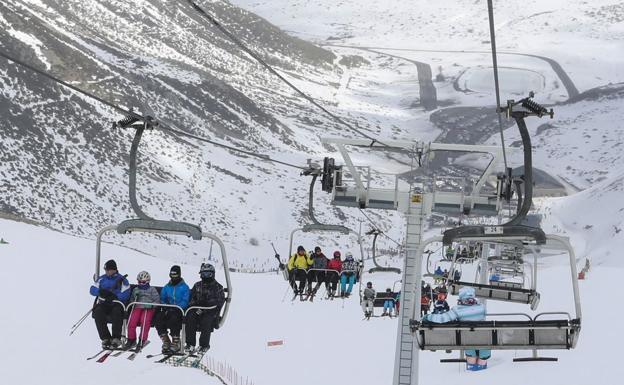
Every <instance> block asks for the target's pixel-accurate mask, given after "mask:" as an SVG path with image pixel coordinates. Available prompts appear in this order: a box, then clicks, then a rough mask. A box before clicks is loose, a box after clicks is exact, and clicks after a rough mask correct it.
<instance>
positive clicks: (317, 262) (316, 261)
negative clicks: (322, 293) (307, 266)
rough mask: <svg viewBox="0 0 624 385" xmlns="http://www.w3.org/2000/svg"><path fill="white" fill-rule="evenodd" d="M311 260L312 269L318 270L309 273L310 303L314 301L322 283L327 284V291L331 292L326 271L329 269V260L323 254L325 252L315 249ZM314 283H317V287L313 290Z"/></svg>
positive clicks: (318, 248) (317, 247)
mask: <svg viewBox="0 0 624 385" xmlns="http://www.w3.org/2000/svg"><path fill="white" fill-rule="evenodd" d="M311 258H312V261H313V264H312V269H318V270H311V271H308V293H309V295H310V301H312V299H313V298H314V295H316V292H317V291H318V289H319V287H321V284H322V283H325V290H327V291H329V284H328V282H327V272H326V271H325V270H326V269H327V264H328V262H329V259H327V257H326V256H325V254H323V251H322V250H321V248H320V247H319V246H316V247H315V248H314V254H312V256H311ZM314 281H316V286H315V287H314V288H312V283H313V282H314Z"/></svg>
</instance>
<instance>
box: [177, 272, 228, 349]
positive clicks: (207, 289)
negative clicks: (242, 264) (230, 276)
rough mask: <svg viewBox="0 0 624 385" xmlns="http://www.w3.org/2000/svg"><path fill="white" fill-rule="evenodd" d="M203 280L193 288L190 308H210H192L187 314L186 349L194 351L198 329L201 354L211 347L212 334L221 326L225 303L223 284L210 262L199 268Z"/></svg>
mask: <svg viewBox="0 0 624 385" xmlns="http://www.w3.org/2000/svg"><path fill="white" fill-rule="evenodd" d="M199 275H200V277H201V281H199V282H197V283H195V285H193V289H191V301H190V303H189V309H191V308H192V307H194V306H198V307H204V308H208V309H191V310H189V311H188V313H187V314H186V349H185V350H186V351H187V352H188V353H191V354H192V353H194V351H195V340H196V335H195V333H197V332H198V331H200V332H201V335H200V337H199V350H198V354H199V355H200V356H201V355H203V354H205V353H206V352H207V351H208V349H210V334H211V333H212V332H213V330H214V329H215V328H218V327H219V322H220V316H219V314H220V311H221V307H222V306H223V304H224V303H225V292H224V290H223V286H221V284H220V283H219V282H217V281H216V279H215V268H214V266H212V265H211V264H209V263H202V265H201V268H200V270H199Z"/></svg>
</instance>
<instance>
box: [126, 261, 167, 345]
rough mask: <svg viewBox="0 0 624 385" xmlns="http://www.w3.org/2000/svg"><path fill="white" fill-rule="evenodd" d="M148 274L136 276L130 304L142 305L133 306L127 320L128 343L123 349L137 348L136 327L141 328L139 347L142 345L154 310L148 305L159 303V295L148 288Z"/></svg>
mask: <svg viewBox="0 0 624 385" xmlns="http://www.w3.org/2000/svg"><path fill="white" fill-rule="evenodd" d="M150 280H151V277H150V274H149V273H148V272H147V271H142V272H140V273H139V274H138V275H137V286H136V287H135V288H134V290H133V291H132V295H131V296H130V302H131V303H132V302H141V303H142V304H137V305H134V307H133V309H132V313H130V319H129V320H128V341H126V344H125V345H124V349H126V350H128V349H132V348H134V347H136V346H137V331H136V329H137V327H138V326H141V335H140V341H139V344H140V345H144V344H145V341H147V337H148V336H149V330H150V328H151V327H152V318H153V317H154V313H155V312H156V309H155V308H154V307H152V306H150V305H147V304H149V303H160V295H159V294H158V291H157V290H156V288H154V287H152V286H150Z"/></svg>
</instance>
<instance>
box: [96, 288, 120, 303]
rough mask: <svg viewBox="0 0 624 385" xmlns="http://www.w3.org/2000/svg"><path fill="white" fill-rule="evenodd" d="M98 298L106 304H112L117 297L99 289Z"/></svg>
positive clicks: (106, 290)
mask: <svg viewBox="0 0 624 385" xmlns="http://www.w3.org/2000/svg"><path fill="white" fill-rule="evenodd" d="M99 296H100V297H101V298H104V299H105V300H106V301H107V302H112V301H113V300H116V299H117V296H116V295H115V294H114V293H113V292H112V291H110V290H108V289H100V294H99Z"/></svg>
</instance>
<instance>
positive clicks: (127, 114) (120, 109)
mask: <svg viewBox="0 0 624 385" xmlns="http://www.w3.org/2000/svg"><path fill="white" fill-rule="evenodd" d="M0 56H1V57H4V58H5V59H7V60H9V61H12V62H14V63H16V64H19V65H20V66H22V67H24V68H27V69H29V70H30V71H33V72H35V73H37V74H39V75H41V76H43V77H45V78H48V79H50V80H52V81H54V82H56V83H58V84H61V85H62V86H64V87H66V88H69V89H71V90H73V91H76V92H78V93H79V94H82V95H84V96H87V97H89V98H91V99H93V100H96V101H98V102H100V103H102V104H104V105H106V106H108V107H111V108H112V109H114V110H116V111H118V112H120V113H122V114H124V115H125V117H126V118H128V117H130V118H134V119H137V120H141V121H145V120H146V119H147V117H145V116H143V115H141V114H138V113H136V112H133V111H131V110H128V109H126V108H123V107H120V106H118V105H116V104H114V103H111V102H109V101H107V100H105V99H102V98H100V97H98V96H96V95H93V94H92V93H90V92H88V91H85V90H83V89H80V88H78V87H76V86H74V85H72V84H69V83H68V82H66V81H63V80H61V79H59V78H57V77H55V76H53V75H50V74H49V73H47V72H45V71H42V70H40V69H38V68H36V67H33V66H31V65H30V64H28V63H25V62H23V61H21V60H19V59H16V58H14V57H12V56H10V55H8V54H7V53H5V52H3V51H0ZM155 128H157V129H160V130H161V131H166V132H169V133H172V134H175V135H179V136H185V137H188V138H192V139H195V140H198V141H201V142H205V143H210V144H212V145H214V146H217V147H221V148H225V149H226V150H230V151H234V152H238V153H241V154H245V155H249V156H253V157H256V158H260V159H263V160H265V161H268V162H273V163H277V164H281V165H284V166H288V167H293V168H296V169H299V170H306V167H302V166H297V165H295V164H292V163H288V162H284V161H281V160H277V159H273V158H271V157H270V156H268V155H264V154H259V153H257V152H254V151H249V150H243V149H241V148H237V147H234V146H230V145H227V144H224V143H219V142H216V141H214V140H211V139H208V138H205V137H201V136H197V135H193V134H190V133H187V132H184V131H181V130H178V129H176V128H173V127H169V126H166V125H164V124H162V123H160V122H159V123H158V125H155Z"/></svg>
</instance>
